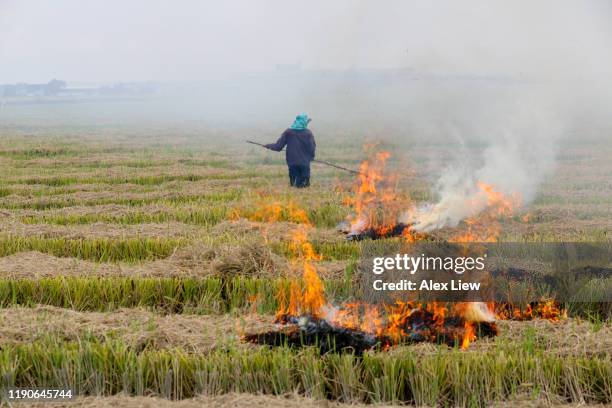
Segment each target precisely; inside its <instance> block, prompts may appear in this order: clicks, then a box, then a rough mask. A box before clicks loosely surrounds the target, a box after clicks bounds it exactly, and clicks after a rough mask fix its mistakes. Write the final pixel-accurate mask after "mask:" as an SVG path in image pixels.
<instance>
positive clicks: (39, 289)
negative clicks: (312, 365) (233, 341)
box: [0, 277, 350, 314]
mask: <svg viewBox="0 0 612 408" xmlns="http://www.w3.org/2000/svg"><path fill="white" fill-rule="evenodd" d="M349 285H350V283H348V282H346V281H339V280H338V281H335V280H328V281H326V282H325V290H326V293H327V294H328V296H329V298H332V299H342V298H346V297H347V296H348V294H349V293H350V286H349ZM289 287H290V282H289V281H288V280H287V279H284V278H273V279H270V278H245V277H233V278H226V279H222V278H220V277H208V278H180V279H179V278H138V279H133V278H127V277H114V278H101V277H100V278H91V277H57V278H45V279H31V280H30V279H20V280H12V279H2V280H0V307H10V306H14V305H24V306H33V305H37V304H43V305H49V306H56V307H64V308H70V309H74V310H79V311H111V310H116V309H118V308H130V307H146V308H152V309H156V310H162V311H165V312H168V313H196V314H211V313H225V312H230V311H234V312H241V313H242V312H244V311H245V310H253V308H255V309H256V310H257V311H258V312H259V313H274V312H276V310H277V309H278V293H279V291H280V290H284V291H285V293H286V294H287V295H288V294H289Z"/></svg>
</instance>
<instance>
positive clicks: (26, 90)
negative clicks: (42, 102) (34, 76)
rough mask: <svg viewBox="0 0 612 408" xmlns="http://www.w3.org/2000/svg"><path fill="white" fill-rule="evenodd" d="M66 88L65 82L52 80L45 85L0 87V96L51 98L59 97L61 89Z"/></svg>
mask: <svg viewBox="0 0 612 408" xmlns="http://www.w3.org/2000/svg"><path fill="white" fill-rule="evenodd" d="M64 88H66V82H65V81H60V80H58V79H52V80H51V81H49V82H47V83H46V84H26V83H19V84H15V85H0V95H2V96H5V97H10V96H14V97H16V96H53V95H59V94H60V93H61V91H62V89H64Z"/></svg>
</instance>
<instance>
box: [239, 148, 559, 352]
mask: <svg viewBox="0 0 612 408" xmlns="http://www.w3.org/2000/svg"><path fill="white" fill-rule="evenodd" d="M389 157H390V154H389V153H387V152H379V153H376V154H374V155H373V156H372V157H370V158H369V159H368V160H366V161H364V162H363V163H362V165H361V167H360V174H359V176H358V180H357V183H356V188H355V190H354V196H353V197H352V198H350V199H348V200H346V203H347V205H349V206H351V208H352V209H353V213H352V215H351V216H350V217H349V218H348V220H347V221H348V225H349V230H348V233H349V234H361V233H363V232H364V231H370V232H369V233H368V236H370V235H371V234H374V236H375V237H387V236H390V235H394V236H395V235H399V236H401V237H402V239H406V240H409V241H415V240H421V239H425V238H426V236H425V235H424V234H421V233H418V232H416V231H414V230H413V229H412V228H411V226H410V224H401V225H402V226H403V228H402V229H401V231H400V232H399V233H398V234H391V232H397V230H398V228H397V225H398V223H399V221H398V220H399V219H400V218H402V216H405V213H406V211H407V210H406V208H409V210H408V211H410V209H413V208H414V204H413V203H412V202H410V201H408V200H407V199H406V198H405V197H402V196H401V195H400V194H398V193H397V179H396V177H395V176H394V175H387V174H386V173H385V164H386V161H387V160H388V158H389ZM477 189H478V194H476V196H475V197H474V198H473V199H474V200H475V202H474V206H482V203H483V202H484V203H486V205H485V209H484V210H483V211H481V212H480V213H479V214H474V215H473V216H471V217H469V218H468V219H466V220H465V222H464V227H463V229H462V230H460V231H459V232H457V233H455V235H453V236H452V237H451V238H450V239H449V241H453V242H492V241H495V240H497V238H498V236H499V233H500V230H501V227H500V224H499V219H500V218H501V217H507V216H510V215H511V214H512V213H513V211H514V208H515V207H516V205H517V202H518V200H517V199H516V197H508V196H505V195H504V194H502V193H500V192H498V191H497V190H496V189H495V187H494V186H491V185H489V184H485V183H483V182H478V183H477ZM476 201H477V202H478V203H477V202H476ZM407 203H408V204H407ZM281 214H285V218H286V219H290V220H291V221H292V222H293V225H294V227H293V231H292V232H291V243H290V245H289V247H290V250H291V253H292V254H293V262H294V263H295V264H296V265H297V266H299V267H300V269H301V270H302V279H301V282H300V280H298V279H294V280H293V281H291V283H290V285H289V287H288V288H283V289H281V290H280V292H279V294H278V298H279V299H278V300H279V308H278V311H277V313H276V322H277V323H279V324H283V325H287V326H292V327H294V329H293V330H291V331H289V332H278V333H281V334H282V335H283V336H285V337H283V339H284V340H280V339H279V337H277V336H276V335H275V333H277V332H274V333H265V334H261V335H251V336H250V337H248V338H247V340H249V341H254V342H258V343H265V344H275V345H276V344H282V343H283V341H285V343H286V341H287V340H290V341H294V342H296V343H298V342H304V341H305V339H306V340H307V342H308V341H312V343H313V344H314V343H315V342H316V343H317V344H318V342H319V340H320V339H319V337H317V336H322V335H324V336H327V338H328V340H327V341H328V342H329V341H330V340H329V337H334V344H335V343H336V342H339V343H342V344H344V345H345V346H347V347H350V348H352V349H354V350H361V348H362V349H368V348H371V347H374V346H376V345H378V346H382V347H389V346H392V345H394V344H400V343H414V342H421V341H429V342H436V343H445V344H448V345H457V346H459V347H461V348H462V349H466V348H468V347H469V345H470V343H471V342H473V341H474V340H476V339H477V338H478V337H482V336H495V335H496V334H497V328H496V326H495V321H496V320H502V319H514V320H526V319H533V318H536V317H541V318H546V319H550V320H553V321H554V320H559V319H560V318H561V317H563V312H562V311H561V310H560V309H559V307H558V305H557V304H556V303H555V302H553V301H548V302H543V303H536V304H530V305H526V307H524V308H518V307H514V306H510V305H508V304H502V303H497V304H496V303H493V302H491V303H482V302H458V303H451V304H444V303H437V302H431V303H426V304H423V303H416V302H411V301H396V302H395V303H393V304H391V305H374V304H367V303H345V304H341V305H339V306H337V305H333V304H332V303H331V302H330V301H328V300H327V299H326V297H325V290H324V285H323V282H322V281H321V279H320V277H319V275H318V274H317V270H316V263H317V262H318V261H320V260H321V259H322V257H321V255H319V254H317V253H316V251H315V250H314V247H313V245H312V243H311V242H310V241H309V239H308V234H309V231H310V230H311V229H312V228H313V227H312V224H311V222H310V221H309V219H308V216H307V214H306V212H305V211H304V210H302V209H300V208H299V207H297V206H296V205H295V204H293V203H290V204H288V205H286V206H282V205H280V204H279V203H272V204H268V205H266V206H265V207H264V208H262V209H261V210H259V211H257V212H255V216H256V219H257V220H259V221H264V222H276V221H278V220H279V218H280V217H281ZM309 336H315V337H312V338H311V337H309ZM308 339H310V340H308ZM315 339H316V340H315ZM328 346H329V344H328ZM330 347H331V346H330ZM361 351H363V350H361Z"/></svg>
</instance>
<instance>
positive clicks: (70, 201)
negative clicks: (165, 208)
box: [0, 189, 243, 210]
mask: <svg viewBox="0 0 612 408" xmlns="http://www.w3.org/2000/svg"><path fill="white" fill-rule="evenodd" d="M242 194H243V190H242V189H234V190H228V191H221V192H210V193H206V194H197V195H190V194H177V195H174V196H164V197H111V198H95V199H90V200H81V199H76V198H74V197H71V196H68V197H61V198H60V199H57V200H53V199H43V200H39V201H33V202H19V203H0V208H6V209H10V210H19V209H31V210H51V209H58V208H67V207H75V206H85V207H95V206H98V205H107V204H116V205H125V206H130V207H138V206H143V205H148V204H158V205H173V206H176V205H181V204H191V203H211V202H213V203H215V202H217V203H226V202H230V201H235V200H237V199H239V198H240V197H241V196H242Z"/></svg>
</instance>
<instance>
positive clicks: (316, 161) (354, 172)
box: [246, 140, 361, 174]
mask: <svg viewBox="0 0 612 408" xmlns="http://www.w3.org/2000/svg"><path fill="white" fill-rule="evenodd" d="M246 142H247V143H250V144H254V145H257V146H261V147H264V148H266V149H267V147H266V145H264V144H261V143H257V142H253V141H251V140H247V141H246ZM312 161H313V162H315V163H320V164H324V165H326V166H330V167H335V168H337V169H340V170H344V171H348V172H349V173H353V174H361V173H359V172H358V171H357V170H353V169H347V168H346V167H342V166H338V165H337V164H333V163H330V162H328V161H325V160H317V159H313V160H312Z"/></svg>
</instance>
